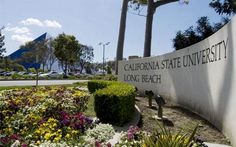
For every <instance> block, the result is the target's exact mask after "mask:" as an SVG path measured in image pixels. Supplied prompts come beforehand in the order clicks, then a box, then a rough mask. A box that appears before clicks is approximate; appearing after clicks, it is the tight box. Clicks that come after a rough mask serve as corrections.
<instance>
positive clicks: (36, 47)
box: [20, 40, 48, 71]
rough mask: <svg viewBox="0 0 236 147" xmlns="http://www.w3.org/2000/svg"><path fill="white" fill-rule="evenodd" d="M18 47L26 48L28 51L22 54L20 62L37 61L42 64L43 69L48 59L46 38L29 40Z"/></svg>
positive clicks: (33, 62)
mask: <svg viewBox="0 0 236 147" xmlns="http://www.w3.org/2000/svg"><path fill="white" fill-rule="evenodd" d="M20 48H25V49H28V51H27V52H25V53H24V54H23V57H22V60H21V62H26V63H32V65H33V64H35V63H36V62H37V64H42V67H43V71H44V70H45V66H46V64H47V60H48V46H47V40H45V41H30V42H27V43H26V44H25V45H22V46H21V47H20ZM36 58H37V59H36ZM36 60H38V61H36Z"/></svg>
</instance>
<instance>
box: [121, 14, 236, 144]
mask: <svg viewBox="0 0 236 147" xmlns="http://www.w3.org/2000/svg"><path fill="white" fill-rule="evenodd" d="M235 65H236V17H234V18H233V19H232V20H231V22H230V23H228V24H227V25H225V26H224V27H223V28H222V29H221V30H219V31H218V32H216V33H215V34H213V35H212V36H210V37H209V38H207V39H205V40H203V41H201V42H199V43H197V44H194V45H192V46H190V47H187V48H185V49H182V50H179V51H174V52H172V53H168V54H165V55H162V56H157V57H148V58H141V59H133V60H128V61H120V62H119V71H118V79H119V80H120V81H124V82H127V83H130V84H133V85H134V86H136V87H137V88H138V90H139V91H140V92H141V93H143V92H144V91H145V90H152V91H153V92H154V93H156V94H160V95H162V96H163V97H166V98H170V99H172V100H173V101H176V102H177V103H179V104H181V105H182V106H184V107H187V108H189V109H191V110H192V111H195V112H197V113H198V114H200V115H201V116H203V117H204V118H206V119H207V120H209V121H210V122H211V123H212V124H214V125H215V126H216V127H218V128H219V129H221V130H222V131H223V132H224V133H225V135H226V136H228V137H229V138H231V141H232V143H233V145H235V146H236V125H234V122H236V113H235V112H236V107H235V105H236V68H235Z"/></svg>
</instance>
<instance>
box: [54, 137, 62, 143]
mask: <svg viewBox="0 0 236 147" xmlns="http://www.w3.org/2000/svg"><path fill="white" fill-rule="evenodd" d="M60 139H61V138H60V137H56V138H54V140H53V141H54V142H58V141H59V140H60Z"/></svg>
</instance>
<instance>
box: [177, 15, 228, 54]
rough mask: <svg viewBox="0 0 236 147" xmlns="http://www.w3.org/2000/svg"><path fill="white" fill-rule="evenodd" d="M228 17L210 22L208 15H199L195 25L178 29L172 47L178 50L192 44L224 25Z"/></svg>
mask: <svg viewBox="0 0 236 147" xmlns="http://www.w3.org/2000/svg"><path fill="white" fill-rule="evenodd" d="M228 21H229V19H227V18H223V20H222V21H221V22H220V23H215V24H210V22H209V19H208V17H206V16H204V17H200V18H199V19H198V20H197V22H196V23H197V26H196V27H195V28H194V27H193V26H191V27H189V28H188V29H187V30H185V31H184V32H182V31H178V32H177V33H176V36H175V38H174V39H173V47H174V48H175V50H180V49H183V48H185V47H188V46H190V45H193V44H195V43H197V42H199V41H201V40H203V39H205V38H207V37H209V36H210V35H212V34H213V33H214V32H216V31H218V30H219V29H220V28H222V26H224V25H225V24H226V23H227V22H228Z"/></svg>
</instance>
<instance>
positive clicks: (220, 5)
mask: <svg viewBox="0 0 236 147" xmlns="http://www.w3.org/2000/svg"><path fill="white" fill-rule="evenodd" d="M209 6H210V7H212V8H213V9H214V10H215V11H216V12H217V13H218V14H220V15H222V14H226V15H231V14H234V13H236V1H235V0H224V1H223V2H222V1H221V0H212V2H210V4H209Z"/></svg>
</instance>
